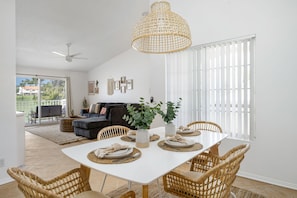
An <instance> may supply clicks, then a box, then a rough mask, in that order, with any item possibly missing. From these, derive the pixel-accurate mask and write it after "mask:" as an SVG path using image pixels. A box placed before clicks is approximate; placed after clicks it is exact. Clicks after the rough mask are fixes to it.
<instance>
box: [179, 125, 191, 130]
mask: <svg viewBox="0 0 297 198" xmlns="http://www.w3.org/2000/svg"><path fill="white" fill-rule="evenodd" d="M189 130H191V128H190V127H184V126H180V127H178V131H189Z"/></svg>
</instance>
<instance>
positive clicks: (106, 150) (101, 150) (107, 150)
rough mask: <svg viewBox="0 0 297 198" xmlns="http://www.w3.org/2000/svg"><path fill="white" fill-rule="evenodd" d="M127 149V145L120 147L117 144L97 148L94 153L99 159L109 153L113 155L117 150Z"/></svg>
mask: <svg viewBox="0 0 297 198" xmlns="http://www.w3.org/2000/svg"><path fill="white" fill-rule="evenodd" d="M127 148H129V146H128V145H121V144H118V143H115V144H112V145H111V146H109V147H107V148H99V149H96V150H95V151H94V153H95V155H96V156H97V157H99V158H103V157H104V156H105V155H107V154H109V153H113V152H116V151H119V150H124V149H127Z"/></svg>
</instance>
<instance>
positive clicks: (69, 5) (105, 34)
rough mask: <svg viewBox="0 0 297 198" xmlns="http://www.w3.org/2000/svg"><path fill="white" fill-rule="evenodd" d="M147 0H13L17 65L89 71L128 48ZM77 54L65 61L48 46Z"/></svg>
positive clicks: (147, 8)
mask: <svg viewBox="0 0 297 198" xmlns="http://www.w3.org/2000/svg"><path fill="white" fill-rule="evenodd" d="M148 10H149V0H16V45H17V46H16V48H17V52H16V56H17V58H16V62H17V66H23V67H36V68H46V69H48V68H49V69H60V70H72V71H88V70H90V69H92V68H94V67H96V66H99V65H100V64H102V63H104V62H106V61H108V60H109V59H111V58H112V57H114V56H116V55H118V54H120V53H122V52H123V51H126V50H128V49H130V48H131V45H130V40H131V34H132V30H133V27H134V26H135V24H136V23H137V21H139V20H140V18H141V17H142V14H143V13H144V12H147V11H148ZM66 43H72V45H71V47H70V54H75V53H81V54H80V55H79V56H78V57H84V58H87V59H74V60H73V61H72V62H67V61H66V60H65V57H62V56H59V55H57V54H53V53H52V52H53V51H56V52H59V53H62V54H67V46H66Z"/></svg>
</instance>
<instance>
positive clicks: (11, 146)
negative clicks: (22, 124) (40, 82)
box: [0, 0, 19, 184]
mask: <svg viewBox="0 0 297 198" xmlns="http://www.w3.org/2000/svg"><path fill="white" fill-rule="evenodd" d="M0 24H1V30H5V31H0V54H1V58H0V79H1V80H0V81H1V83H0V89H1V93H2V94H1V102H0V109H1V111H2V113H0V125H1V131H0V160H1V162H2V163H1V165H0V184H2V183H5V182H7V181H9V180H11V178H10V177H9V176H8V175H7V174H6V170H7V168H8V167H10V166H17V165H19V164H18V159H17V158H18V146H17V142H18V138H17V130H16V111H15V57H16V55H15V51H16V49H15V42H16V41H15V1H14V0H11V1H0ZM3 162H4V163H3Z"/></svg>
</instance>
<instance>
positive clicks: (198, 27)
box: [152, 0, 297, 189]
mask: <svg viewBox="0 0 297 198" xmlns="http://www.w3.org/2000/svg"><path fill="white" fill-rule="evenodd" d="M169 2H170V4H171V7H172V10H173V11H174V12H176V13H178V14H180V15H181V16H183V17H184V18H185V19H186V20H187V21H188V23H189V26H190V29H191V32H192V37H193V45H198V44H203V43H209V42H214V41H219V40H225V39H230V38H236V37H240V36H245V35H249V34H256V74H255V85H256V93H255V94H256V101H255V102H256V106H255V108H256V140H255V141H253V142H251V146H252V147H251V150H250V151H249V152H248V154H247V156H246V158H245V159H244V162H243V163H242V167H241V171H240V174H242V175H244V176H247V177H250V178H254V179H257V180H262V181H266V182H270V183H273V184H277V185H283V186H286V187H290V188H294V189H297V171H296V167H297V158H296V151H297V144H296V139H297V132H296V129H294V124H295V123H296V122H297V119H296V118H297V116H296V112H297V106H296V101H297V92H296V84H297V79H296V74H297V67H296V58H295V57H296V52H297V50H296V44H297V38H296V35H297V20H296V18H297V1H294V0H275V1H269V0H261V1H258V0H212V1H204V0H187V1H180V0H169ZM160 69H161V68H160ZM160 82H161V81H160ZM160 87H162V85H161V84H160V85H158V86H154V87H152V92H154V90H155V89H156V90H158V89H159V88H160ZM239 143H241V142H240V141H234V140H227V141H224V142H223V144H222V149H223V150H226V149H229V148H231V147H232V146H234V145H237V144H239Z"/></svg>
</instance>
